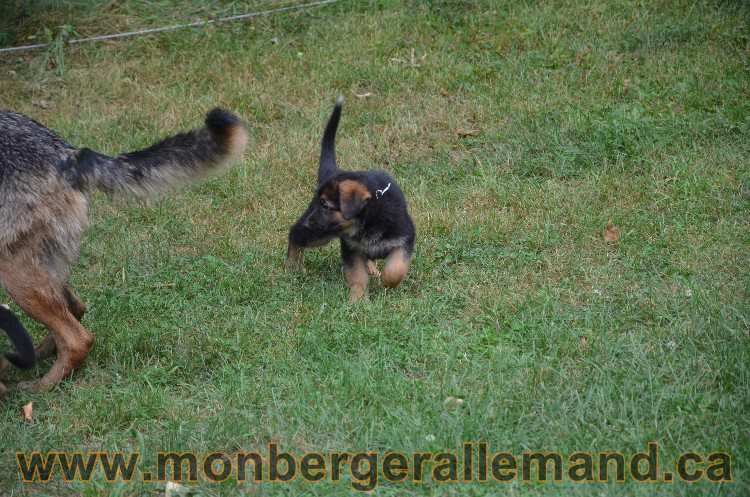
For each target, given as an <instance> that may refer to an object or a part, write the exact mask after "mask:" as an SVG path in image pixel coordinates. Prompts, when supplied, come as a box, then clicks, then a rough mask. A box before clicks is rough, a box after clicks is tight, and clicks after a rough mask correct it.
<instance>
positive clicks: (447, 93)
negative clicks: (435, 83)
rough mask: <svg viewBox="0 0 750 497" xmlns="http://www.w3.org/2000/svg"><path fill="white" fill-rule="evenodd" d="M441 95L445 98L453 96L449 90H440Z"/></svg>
mask: <svg viewBox="0 0 750 497" xmlns="http://www.w3.org/2000/svg"><path fill="white" fill-rule="evenodd" d="M440 95H441V96H442V97H444V98H448V97H450V96H451V94H450V93H449V92H448V90H440Z"/></svg>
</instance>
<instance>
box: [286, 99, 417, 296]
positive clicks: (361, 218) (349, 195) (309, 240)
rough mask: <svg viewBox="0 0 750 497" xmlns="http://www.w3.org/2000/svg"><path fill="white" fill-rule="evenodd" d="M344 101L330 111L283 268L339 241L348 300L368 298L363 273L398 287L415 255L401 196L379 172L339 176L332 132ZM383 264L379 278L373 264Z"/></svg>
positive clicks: (412, 233)
mask: <svg viewBox="0 0 750 497" xmlns="http://www.w3.org/2000/svg"><path fill="white" fill-rule="evenodd" d="M342 105H343V99H342V98H339V99H338V101H337V102H336V106H335V107H334V109H333V113H332V114H331V117H330V119H329V120H328V124H327V125H326V129H325V132H324V133H323V141H322V143H321V154H320V164H319V166H318V188H317V191H316V193H315V196H314V197H313V199H312V202H311V203H310V205H309V206H308V207H307V210H306V211H305V212H304V213H303V214H302V215H301V216H300V217H299V219H298V220H297V221H296V222H295V223H294V225H293V226H292V227H291V229H290V230H289V247H288V249H287V264H295V263H297V264H302V262H303V255H304V251H305V250H306V249H309V248H313V247H320V246H322V245H325V244H326V243H328V242H329V241H330V240H332V239H333V238H339V239H340V240H341V259H342V262H343V265H344V273H345V274H346V280H347V283H348V285H349V291H350V294H349V296H350V299H351V300H357V299H359V298H361V297H364V298H367V284H368V281H369V276H368V272H369V273H370V274H372V275H379V276H380V281H381V282H382V283H383V285H384V286H386V287H388V288H393V287H396V286H398V285H399V284H401V282H402V281H403V279H404V278H405V277H406V274H407V273H408V271H409V267H410V265H411V259H412V255H413V254H414V241H415V238H416V229H415V227H414V223H413V222H412V220H411V217H410V216H409V212H408V209H407V205H406V197H405V196H404V192H403V191H402V190H401V188H399V186H398V185H397V184H396V181H395V180H394V179H393V178H391V177H390V176H389V175H388V174H387V173H385V172H383V171H343V170H341V169H339V168H338V166H337V165H336V150H335V141H336V130H337V129H338V124H339V120H340V118H341V107H342ZM377 259H385V260H386V263H385V267H384V269H383V272H382V274H380V273H378V271H377V267H376V266H375V263H374V261H375V260H377Z"/></svg>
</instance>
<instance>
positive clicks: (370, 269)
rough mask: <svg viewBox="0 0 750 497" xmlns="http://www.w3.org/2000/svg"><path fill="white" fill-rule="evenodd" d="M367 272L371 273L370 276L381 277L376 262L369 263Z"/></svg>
mask: <svg viewBox="0 0 750 497" xmlns="http://www.w3.org/2000/svg"><path fill="white" fill-rule="evenodd" d="M367 272H368V273H370V276H373V277H375V278H379V277H380V271H378V265H377V264H376V263H375V261H369V260H368V261H367Z"/></svg>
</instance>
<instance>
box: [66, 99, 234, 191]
mask: <svg viewBox="0 0 750 497" xmlns="http://www.w3.org/2000/svg"><path fill="white" fill-rule="evenodd" d="M205 123H206V125H205V127H204V128H202V129H198V130H194V131H189V132H187V133H181V134H179V135H175V136H172V137H170V138H167V139H164V140H162V141H160V142H158V143H156V144H154V145H152V146H150V147H148V148H146V149H144V150H139V151H137V152H130V153H126V154H120V155H117V156H115V157H108V156H106V155H102V154H99V153H97V152H94V151H92V150H89V149H87V148H84V149H81V150H78V151H76V155H75V157H74V158H73V160H74V161H75V166H74V167H73V168H71V169H70V170H71V171H74V172H73V173H72V174H73V177H72V178H71V182H72V183H73V184H74V185H75V186H77V187H78V188H80V189H88V188H92V187H95V188H99V189H100V190H103V191H105V192H107V193H112V194H129V195H134V196H136V197H150V196H153V195H157V194H159V193H161V192H163V191H166V190H172V189H174V188H178V187H180V186H183V185H186V184H191V183H194V182H196V181H199V180H201V179H204V178H206V177H209V176H211V175H213V174H216V173H218V172H220V171H221V170H222V169H223V168H224V167H226V166H228V165H229V164H231V163H232V161H233V160H235V159H237V158H238V157H239V156H240V155H241V154H242V152H243V150H244V149H245V145H246V144H247V130H246V129H245V125H244V124H243V123H242V121H241V120H240V119H239V118H238V117H237V116H235V115H234V114H232V113H231V112H229V111H226V110H223V109H219V108H216V109H214V110H212V111H211V112H209V113H208V114H207V115H206V121H205Z"/></svg>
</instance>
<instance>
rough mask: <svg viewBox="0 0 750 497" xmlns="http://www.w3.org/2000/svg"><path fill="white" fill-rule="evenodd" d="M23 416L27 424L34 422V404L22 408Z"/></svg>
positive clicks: (30, 403)
mask: <svg viewBox="0 0 750 497" xmlns="http://www.w3.org/2000/svg"><path fill="white" fill-rule="evenodd" d="M21 414H23V420H24V421H26V422H27V423H31V422H32V421H34V403H33V402H29V403H28V404H26V405H25V406H23V407H22V408H21Z"/></svg>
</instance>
